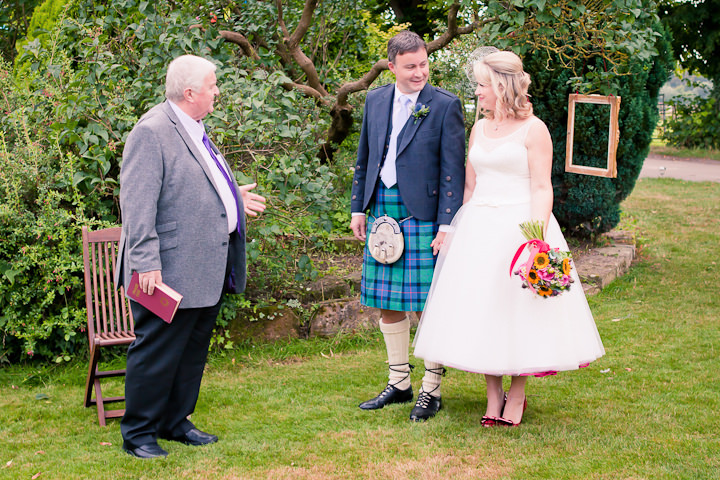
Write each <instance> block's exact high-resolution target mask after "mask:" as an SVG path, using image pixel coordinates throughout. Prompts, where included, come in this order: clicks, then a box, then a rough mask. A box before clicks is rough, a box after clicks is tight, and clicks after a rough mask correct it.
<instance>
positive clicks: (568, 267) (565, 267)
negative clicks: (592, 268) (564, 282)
mask: <svg viewBox="0 0 720 480" xmlns="http://www.w3.org/2000/svg"><path fill="white" fill-rule="evenodd" d="M570 270H572V266H571V265H570V259H569V258H563V263H562V273H563V275H570Z"/></svg>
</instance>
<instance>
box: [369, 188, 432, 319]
mask: <svg viewBox="0 0 720 480" xmlns="http://www.w3.org/2000/svg"><path fill="white" fill-rule="evenodd" d="M370 213H371V215H372V216H371V217H370V218H369V219H368V222H367V228H368V230H367V235H368V236H369V235H370V225H371V224H372V220H374V219H375V218H377V217H379V216H382V215H388V216H390V217H392V218H394V219H395V220H397V221H398V222H400V221H402V220H403V219H405V218H407V217H409V216H410V214H409V213H408V211H407V208H406V207H405V205H404V204H403V201H402V198H400V192H399V190H398V188H397V185H395V186H393V187H391V188H385V186H384V185H383V184H382V183H381V182H380V184H379V185H378V187H377V191H376V195H375V201H374V202H373V204H372V205H371V206H370ZM400 229H401V230H402V232H403V236H404V240H405V251H404V252H403V254H402V256H401V257H400V259H399V260H398V261H396V262H395V263H391V264H389V265H386V264H383V263H380V262H378V261H377V260H375V259H374V258H373V257H372V255H370V251H369V249H368V245H367V242H366V244H365V249H364V250H363V274H362V282H361V284H360V303H362V304H363V305H365V306H368V307H375V308H382V309H385V310H395V311H398V312H420V311H422V309H423V307H424V306H425V299H426V298H427V294H428V291H429V290H430V284H431V283H432V277H433V271H434V269H435V260H436V258H437V257H436V256H435V255H433V253H432V247H431V246H430V243H432V241H433V239H434V238H435V236H436V235H437V224H435V223H434V222H423V221H420V220H417V219H415V218H410V219H408V220H405V221H403V222H402V223H400Z"/></svg>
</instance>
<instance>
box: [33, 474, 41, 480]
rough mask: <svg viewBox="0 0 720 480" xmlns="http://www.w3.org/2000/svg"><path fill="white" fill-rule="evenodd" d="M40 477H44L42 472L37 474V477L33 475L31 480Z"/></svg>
mask: <svg viewBox="0 0 720 480" xmlns="http://www.w3.org/2000/svg"><path fill="white" fill-rule="evenodd" d="M40 475H42V472H38V473H36V474H35V475H33V476H32V477H30V478H31V479H32V480H35V479H36V478H38V477H40Z"/></svg>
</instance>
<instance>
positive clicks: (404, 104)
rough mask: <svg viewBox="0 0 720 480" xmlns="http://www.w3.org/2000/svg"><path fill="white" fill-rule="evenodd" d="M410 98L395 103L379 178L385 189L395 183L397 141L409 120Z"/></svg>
mask: <svg viewBox="0 0 720 480" xmlns="http://www.w3.org/2000/svg"><path fill="white" fill-rule="evenodd" d="M409 105H410V98H409V97H407V96H405V95H400V97H399V98H398V99H397V100H396V101H395V105H394V106H393V116H392V125H393V126H392V132H391V133H390V144H389V145H388V151H387V155H385V164H384V165H383V168H382V170H380V178H381V179H382V181H383V183H384V184H385V186H386V187H387V188H390V187H392V186H393V185H395V184H396V183H397V172H396V170H395V159H396V157H397V139H398V135H400V131H401V130H402V129H403V127H404V126H405V124H406V123H407V120H408V118H410V109H409V108H408V106H409Z"/></svg>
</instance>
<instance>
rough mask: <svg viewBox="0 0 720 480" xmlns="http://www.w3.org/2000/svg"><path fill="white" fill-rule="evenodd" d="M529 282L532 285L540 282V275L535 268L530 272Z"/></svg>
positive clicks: (528, 275)
mask: <svg viewBox="0 0 720 480" xmlns="http://www.w3.org/2000/svg"><path fill="white" fill-rule="evenodd" d="M527 280H528V282H530V283H537V282H539V281H540V277H539V276H538V273H537V271H536V270H535V269H534V268H531V269H530V271H529V272H528V274H527Z"/></svg>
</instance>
